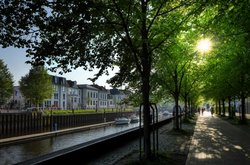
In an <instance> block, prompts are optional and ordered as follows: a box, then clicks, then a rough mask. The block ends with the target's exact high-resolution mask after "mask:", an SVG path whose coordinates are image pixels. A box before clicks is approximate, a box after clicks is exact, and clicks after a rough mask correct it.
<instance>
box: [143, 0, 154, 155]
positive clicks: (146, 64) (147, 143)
mask: <svg viewBox="0 0 250 165" xmlns="http://www.w3.org/2000/svg"><path fill="white" fill-rule="evenodd" d="M141 9H142V22H141V40H142V54H141V62H142V75H141V77H142V97H143V98H142V99H143V106H144V108H143V128H144V154H145V155H144V156H145V159H151V157H152V153H151V140H150V102H149V93H150V85H149V78H150V70H151V56H150V54H149V51H148V32H147V25H146V20H147V1H141Z"/></svg>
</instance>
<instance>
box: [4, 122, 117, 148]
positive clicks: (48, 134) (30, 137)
mask: <svg viewBox="0 0 250 165" xmlns="http://www.w3.org/2000/svg"><path fill="white" fill-rule="evenodd" d="M112 124H114V121H112V122H105V123H98V124H92V125H86V126H80V127H75V128H67V129H62V130H56V131H51V132H43V133H36V134H30V135H23V136H16V137H11V138H5V139H0V147H3V146H8V145H12V144H18V143H23V142H27V141H30V140H39V139H44V138H50V137H55V136H60V135H64V134H69V133H75V132H80V131H86V130H90V129H96V128H101V127H107V126H110V125H112Z"/></svg>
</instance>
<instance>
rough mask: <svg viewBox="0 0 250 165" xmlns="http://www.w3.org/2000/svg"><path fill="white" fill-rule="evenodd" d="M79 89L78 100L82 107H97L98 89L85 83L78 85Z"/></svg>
mask: <svg viewBox="0 0 250 165" xmlns="http://www.w3.org/2000/svg"><path fill="white" fill-rule="evenodd" d="M78 88H79V89H80V94H81V97H80V101H81V107H82V108H83V109H85V108H86V109H95V108H98V89H97V88H95V87H93V86H91V85H87V84H81V85H78Z"/></svg>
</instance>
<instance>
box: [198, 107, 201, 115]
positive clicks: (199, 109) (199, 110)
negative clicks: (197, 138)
mask: <svg viewBox="0 0 250 165" xmlns="http://www.w3.org/2000/svg"><path fill="white" fill-rule="evenodd" d="M197 111H198V113H199V115H200V114H201V108H200V107H198V110H197Z"/></svg>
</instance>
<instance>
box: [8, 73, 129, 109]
mask: <svg viewBox="0 0 250 165" xmlns="http://www.w3.org/2000/svg"><path fill="white" fill-rule="evenodd" d="M51 78H52V85H53V89H54V92H53V94H52V96H51V98H49V99H46V100H44V102H43V103H42V104H41V105H40V107H41V108H45V109H99V108H101V109H102V108H126V107H127V105H126V104H125V103H124V99H125V98H126V97H127V95H128V94H127V93H126V92H125V91H122V90H118V89H109V90H108V89H106V88H105V87H103V86H99V85H97V84H92V85H88V84H79V85H78V84H77V82H76V81H71V80H66V78H64V77H59V76H51ZM12 100H13V101H12ZM11 101H12V104H13V103H14V104H13V107H14V108H15V109H18V108H20V109H21V108H24V107H25V103H26V101H25V98H24V97H23V95H22V94H21V92H20V90H19V86H15V88H14V92H13V96H12V98H11ZM27 106H32V105H30V104H27Z"/></svg>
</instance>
